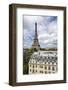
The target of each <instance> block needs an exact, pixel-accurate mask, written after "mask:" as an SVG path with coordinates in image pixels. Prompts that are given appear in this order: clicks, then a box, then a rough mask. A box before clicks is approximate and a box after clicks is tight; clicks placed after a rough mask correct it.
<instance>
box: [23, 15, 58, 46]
mask: <svg viewBox="0 0 68 90" xmlns="http://www.w3.org/2000/svg"><path fill="white" fill-rule="evenodd" d="M51 18H53V17H48V16H45V17H43V16H24V37H25V39H26V38H27V40H25V41H24V45H25V46H27V47H28V46H30V45H31V44H32V42H33V38H34V33H35V22H37V31H38V39H39V42H40V45H41V47H43V46H44V47H56V46H57V21H56V20H53V21H51V20H50V19H51ZM29 38H32V41H30V40H28V39H29ZM27 42H28V43H27ZM54 42H55V43H54ZM26 44H27V45H26ZM28 44H29V45H28Z"/></svg>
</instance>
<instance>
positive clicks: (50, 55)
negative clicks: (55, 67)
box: [31, 51, 57, 62]
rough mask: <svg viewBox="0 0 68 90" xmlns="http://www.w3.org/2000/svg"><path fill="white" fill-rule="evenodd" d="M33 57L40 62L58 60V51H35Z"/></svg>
mask: <svg viewBox="0 0 68 90" xmlns="http://www.w3.org/2000/svg"><path fill="white" fill-rule="evenodd" d="M31 59H34V60H36V61H40V62H42V61H43V62H50V61H51V62H53V61H54V62H56V60H57V51H39V52H34V53H33V54H32V56H31Z"/></svg>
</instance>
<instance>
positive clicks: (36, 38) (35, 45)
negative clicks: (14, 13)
mask: <svg viewBox="0 0 68 90" xmlns="http://www.w3.org/2000/svg"><path fill="white" fill-rule="evenodd" d="M32 48H33V49H36V50H39V49H40V45H39V41H38V35H37V23H35V37H34V40H33V44H32Z"/></svg>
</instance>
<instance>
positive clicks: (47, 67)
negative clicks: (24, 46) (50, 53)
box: [29, 60, 57, 74]
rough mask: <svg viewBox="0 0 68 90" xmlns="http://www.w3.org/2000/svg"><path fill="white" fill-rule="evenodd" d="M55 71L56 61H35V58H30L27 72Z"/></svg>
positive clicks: (46, 72)
mask: <svg viewBox="0 0 68 90" xmlns="http://www.w3.org/2000/svg"><path fill="white" fill-rule="evenodd" d="M56 72H57V63H56V62H54V63H52V62H50V63H48V62H46V64H45V62H43V63H39V62H37V63H36V62H35V60H31V62H30V63H29V74H41V73H42V74H44V73H45V74H48V73H56Z"/></svg>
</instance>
